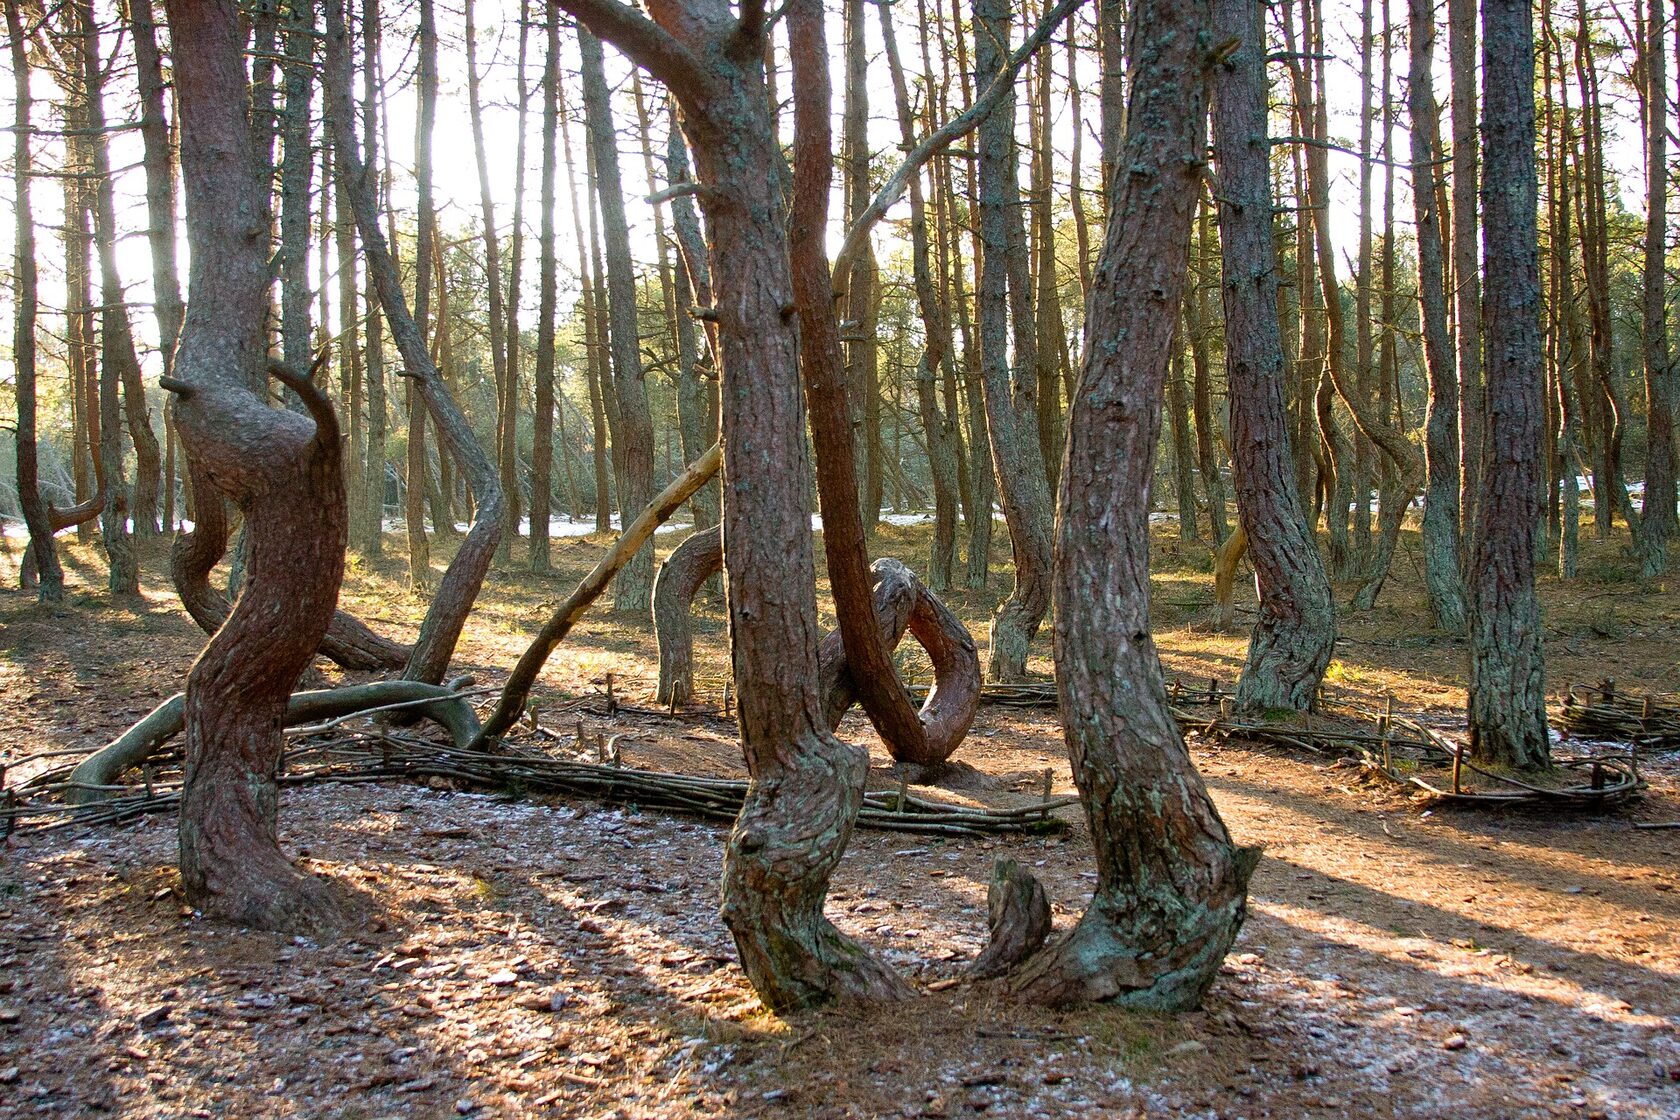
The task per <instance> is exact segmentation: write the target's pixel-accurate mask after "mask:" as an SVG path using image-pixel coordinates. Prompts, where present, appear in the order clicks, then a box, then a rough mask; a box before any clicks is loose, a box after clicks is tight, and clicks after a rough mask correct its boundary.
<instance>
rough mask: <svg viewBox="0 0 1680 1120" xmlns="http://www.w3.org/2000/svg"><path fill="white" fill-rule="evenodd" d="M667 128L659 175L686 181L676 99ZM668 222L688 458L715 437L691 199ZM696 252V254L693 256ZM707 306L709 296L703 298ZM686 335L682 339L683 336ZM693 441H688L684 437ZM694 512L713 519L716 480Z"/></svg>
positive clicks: (701, 264) (680, 200)
mask: <svg viewBox="0 0 1680 1120" xmlns="http://www.w3.org/2000/svg"><path fill="white" fill-rule="evenodd" d="M670 118H671V132H670V136H669V137H668V138H667V139H666V142H665V178H666V181H667V182H669V183H671V184H672V185H675V184H677V183H686V182H688V181H689V176H690V172H689V169H688V146H687V145H686V144H685V143H684V142H683V137H682V129H681V128H680V127H679V126H678V124H677V106H676V102H675V101H672V102H671V103H670ZM671 226H672V230H673V232H674V233H675V235H676V240H677V244H678V246H679V249H680V252H679V254H678V255H679V258H680V267H678V268H676V269H675V273H676V275H675V277H674V283H675V286H676V317H677V330H678V334H677V344H678V350H679V354H678V360H679V362H680V363H681V378H680V380H679V381H678V383H677V415H678V423H679V424H680V425H681V426H682V440H683V458H685V459H687V460H688V461H689V462H691V463H692V462H693V461H694V460H695V458H696V457H697V456H698V455H699V454H700V452H702V451H704V450H705V449H706V447H707V446H709V445H710V443H711V442H712V441H714V440H715V439H716V438H717V418H716V415H715V413H716V409H715V408H713V407H712V406H711V403H710V401H709V399H708V398H709V396H710V392H709V390H708V389H707V388H706V387H705V386H704V385H702V384H701V378H700V366H699V361H700V353H699V345H698V339H696V337H695V333H694V325H693V322H692V320H693V315H694V310H695V301H696V300H697V299H699V300H702V301H709V299H710V288H711V285H710V284H709V283H707V284H705V285H704V295H702V287H701V286H700V285H696V284H695V282H694V276H695V274H696V272H698V273H699V274H700V275H701V276H702V277H703V276H704V275H705V271H706V261H705V246H704V241H703V239H702V238H701V235H700V219H699V218H698V217H697V216H696V215H695V213H694V200H693V199H692V198H690V197H689V196H688V195H686V194H684V195H679V196H678V197H676V198H674V199H672V200H671ZM696 258H698V259H697V260H696ZM708 306H709V302H708ZM685 338H686V341H684V340H685ZM705 375H706V378H707V379H708V380H709V381H710V382H711V384H712V385H713V386H715V385H716V383H717V353H716V346H715V344H709V345H708V359H707V367H706V371H705ZM691 440H693V441H694V446H692V447H691V446H690V441H691ZM689 509H690V510H691V511H692V512H693V515H694V527H695V529H697V530H698V529H706V528H710V527H711V526H713V525H716V524H717V523H718V484H717V482H716V481H715V480H713V481H710V482H707V483H706V484H705V485H704V486H702V487H701V488H700V489H699V490H698V491H697V492H696V493H695V495H694V498H693V500H692V501H691V502H690V503H689Z"/></svg>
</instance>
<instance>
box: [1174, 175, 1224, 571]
mask: <svg viewBox="0 0 1680 1120" xmlns="http://www.w3.org/2000/svg"><path fill="white" fill-rule="evenodd" d="M1212 231H1213V207H1212V205H1211V204H1210V203H1208V202H1207V201H1206V200H1205V199H1204V201H1203V204H1202V206H1201V213H1200V217H1199V218H1198V220H1197V222H1196V273H1195V277H1194V279H1195V286H1194V287H1193V288H1192V289H1191V290H1190V293H1189V294H1188V295H1186V296H1185V297H1184V325H1185V328H1186V330H1187V332H1188V334H1189V342H1190V367H1191V371H1192V381H1191V385H1192V396H1191V400H1192V402H1193V404H1192V407H1193V410H1194V413H1195V418H1196V466H1197V469H1198V470H1199V471H1200V472H1201V475H1202V489H1203V490H1204V491H1206V493H1207V502H1208V523H1209V524H1210V525H1211V526H1212V528H1213V546H1214V548H1215V549H1217V548H1218V547H1219V546H1220V545H1222V544H1224V543H1225V538H1226V536H1227V535H1228V534H1229V533H1230V532H1231V527H1230V525H1229V524H1228V523H1227V521H1226V519H1225V477H1224V476H1223V475H1222V474H1220V471H1219V463H1220V456H1219V443H1220V439H1219V417H1218V415H1217V414H1216V413H1215V411H1214V407H1213V376H1212V374H1211V372H1210V371H1209V368H1208V366H1209V364H1210V363H1209V361H1208V334H1209V332H1210V331H1211V330H1212V329H1213V327H1212V322H1211V320H1212V315H1211V313H1210V310H1209V308H1208V302H1207V298H1208V297H1207V293H1208V289H1209V288H1210V287H1214V286H1215V285H1214V284H1213V283H1211V282H1210V281H1209V278H1210V277H1211V276H1212V275H1213V269H1214V252H1213V239H1212V236H1211V234H1212Z"/></svg>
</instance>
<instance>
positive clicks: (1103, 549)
mask: <svg viewBox="0 0 1680 1120" xmlns="http://www.w3.org/2000/svg"><path fill="white" fill-rule="evenodd" d="M1137 17H1138V18H1137V25H1136V27H1135V28H1134V29H1133V34H1132V52H1131V58H1132V61H1131V71H1130V73H1131V81H1130V83H1129V84H1130V87H1131V89H1130V95H1131V96H1130V101H1129V104H1128V106H1127V131H1126V140H1125V146H1124V149H1123V151H1122V152H1121V154H1120V160H1121V162H1120V166H1122V167H1124V168H1125V173H1124V175H1122V176H1121V177H1119V179H1118V181H1117V182H1116V183H1115V185H1114V188H1113V190H1112V192H1111V194H1110V209H1109V215H1108V223H1107V232H1106V234H1105V237H1104V242H1103V249H1102V254H1101V256H1100V257H1099V259H1098V263H1097V269H1096V273H1095V275H1094V277H1093V279H1092V285H1091V288H1092V296H1091V301H1090V309H1089V313H1090V318H1089V321H1088V324H1087V326H1088V337H1089V338H1090V339H1091V345H1090V346H1089V347H1088V348H1087V350H1086V358H1085V368H1084V371H1083V374H1082V376H1081V377H1080V380H1079V389H1078V392H1077V394H1076V395H1075V397H1074V401H1073V408H1072V411H1071V412H1070V414H1069V419H1068V447H1067V457H1066V460H1065V465H1066V470H1065V471H1064V475H1063V480H1062V486H1061V491H1060V495H1059V499H1058V517H1057V521H1056V526H1057V532H1056V573H1055V575H1056V598H1057V601H1058V602H1060V603H1063V604H1078V607H1079V609H1077V610H1061V611H1058V612H1057V614H1056V620H1055V637H1056V685H1057V692H1058V693H1059V695H1060V699H1061V712H1062V730H1063V732H1064V734H1065V735H1066V736H1067V741H1068V752H1069V755H1070V757H1071V758H1072V762H1073V776H1074V781H1075V783H1076V784H1077V785H1078V786H1079V793H1080V800H1081V802H1082V803H1083V804H1084V807H1085V814H1086V820H1087V821H1088V822H1089V824H1090V829H1091V837H1092V842H1093V844H1094V846H1095V848H1096V864H1097V884H1096V889H1095V893H1094V895H1093V897H1092V900H1091V903H1090V905H1089V906H1088V907H1087V908H1086V911H1085V913H1084V914H1083V915H1081V917H1080V919H1079V922H1078V923H1077V924H1076V925H1075V926H1074V928H1073V930H1072V931H1071V932H1070V933H1069V934H1068V935H1067V937H1066V938H1064V939H1063V940H1061V941H1060V942H1058V943H1057V944H1055V945H1053V946H1051V947H1050V948H1049V949H1047V950H1046V951H1044V952H1043V953H1040V954H1039V955H1037V956H1036V957H1034V958H1032V959H1031V960H1029V961H1028V962H1027V964H1026V965H1025V966H1024V967H1023V968H1022V970H1021V971H1020V973H1019V974H1018V975H1017V976H1016V978H1015V980H1014V981H1013V984H1012V987H1013V988H1014V990H1015V991H1016V992H1018V993H1020V994H1022V995H1024V996H1026V997H1028V998H1030V999H1035V1000H1039V1001H1043V1002H1048V1003H1052V1004H1067V1003H1074V1002H1085V1001H1096V1000H1101V1001H1105V1002H1112V1003H1116V1004H1119V1005H1121V1006H1125V1007H1134V1008H1140V1009H1148V1010H1157V1011H1177V1010H1184V1009H1188V1008H1192V1007H1195V1006H1196V1005H1198V1004H1199V1003H1200V1002H1201V999H1202V997H1203V995H1204V994H1205V993H1206V992H1207V990H1208V988H1209V987H1210V986H1211V985H1212V983H1213V981H1214V978H1215V977H1216V976H1217V975H1218V973H1219V966H1220V964H1221V962H1222V961H1223V960H1224V959H1225V953H1226V951H1227V950H1228V949H1229V948H1230V946H1231V943H1232V942H1233V941H1234V940H1235V939H1236V935H1237V931H1238V930H1239V929H1240V928H1241V927H1242V923H1243V919H1244V918H1245V917H1246V916H1247V908H1248V880H1249V876H1250V875H1251V874H1252V873H1253V871H1254V865H1255V863H1256V862H1257V861H1258V859H1259V855H1260V853H1259V850H1258V849H1254V848H1248V849H1240V848H1237V847H1236V846H1235V845H1233V844H1232V842H1231V837H1230V834H1229V833H1227V832H1226V830H1225V825H1224V822H1223V821H1221V820H1220V818H1219V813H1218V811H1217V810H1216V809H1215V808H1214V805H1213V801H1212V799H1211V798H1210V797H1209V796H1208V793H1207V790H1206V788H1205V787H1204V786H1203V784H1202V780H1201V777H1200V775H1198V774H1197V773H1196V768H1195V766H1194V764H1192V763H1191V761H1190V753H1189V751H1188V750H1187V749H1186V747H1185V745H1184V739H1183V737H1182V736H1181V735H1180V733H1179V730H1178V725H1177V724H1176V723H1175V722H1174V720H1173V716H1172V712H1171V710H1170V709H1169V707H1168V705H1167V696H1166V682H1165V680H1164V677H1163V675H1162V671H1161V661H1160V655H1159V653H1158V652H1157V650H1156V647H1155V645H1154V643H1153V641H1152V639H1151V637H1150V634H1149V502H1148V500H1147V498H1148V494H1149V489H1150V482H1151V476H1152V473H1153V466H1154V459H1155V449H1156V447H1157V445H1158V444H1159V441H1160V435H1161V390H1162V386H1163V382H1164V380H1165V378H1166V375H1167V367H1168V363H1169V362H1170V360H1171V352H1172V346H1173V331H1174V325H1175V323H1176V322H1177V320H1178V311H1179V304H1180V301H1181V300H1182V298H1183V294H1184V287H1185V277H1186V274H1187V273H1188V271H1189V247H1190V225H1191V220H1192V218H1193V216H1194V214H1195V209H1196V198H1197V193H1198V190H1199V187H1200V182H1201V161H1202V157H1203V153H1204V152H1205V150H1206V133H1205V122H1206V119H1207V118H1206V108H1207V107H1206V102H1205V93H1204V91H1205V90H1206V88H1207V83H1206V81H1205V78H1204V74H1205V72H1206V69H1207V67H1208V66H1209V64H1210V63H1211V62H1212V61H1213V59H1212V56H1211V54H1210V53H1209V47H1210V43H1211V41H1212V40H1213V39H1216V38H1217V36H1213V37H1211V38H1210V36H1209V35H1208V31H1209V30H1210V27H1209V22H1208V20H1209V4H1208V3H1207V0H1177V2H1175V0H1140V2H1139V5H1138V8H1137ZM1245 45H1248V46H1249V47H1250V49H1253V48H1252V44H1245Z"/></svg>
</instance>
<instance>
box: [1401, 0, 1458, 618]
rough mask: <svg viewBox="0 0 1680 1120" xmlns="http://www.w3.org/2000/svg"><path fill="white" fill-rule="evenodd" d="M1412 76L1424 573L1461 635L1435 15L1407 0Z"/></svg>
mask: <svg viewBox="0 0 1680 1120" xmlns="http://www.w3.org/2000/svg"><path fill="white" fill-rule="evenodd" d="M1408 10H1409V13H1410V33H1411V40H1410V41H1411V71H1410V73H1409V74H1408V75H1407V93H1406V99H1407V101H1408V102H1409V103H1410V104H1409V109H1410V115H1411V137H1412V210H1413V213H1414V215H1415V216H1416V219H1417V256H1418V308H1419V310H1418V314H1419V319H1420V321H1421V323H1422V327H1423V363H1424V368H1425V370H1427V372H1428V374H1429V420H1428V423H1427V426H1426V428H1425V435H1424V453H1425V458H1426V462H1427V472H1428V489H1427V491H1426V492H1425V493H1424V497H1423V569H1424V582H1425V585H1426V586H1427V588H1428V592H1429V609H1430V613H1431V614H1433V615H1434V616H1435V625H1437V626H1439V627H1440V628H1441V629H1442V630H1445V631H1447V632H1448V633H1452V634H1458V633H1462V632H1463V630H1464V622H1465V618H1464V584H1463V580H1462V576H1461V571H1462V568H1461V566H1460V563H1459V555H1458V547H1459V541H1458V524H1459V520H1458V486H1459V477H1458V471H1459V463H1458V458H1459V456H1458V436H1459V431H1458V371H1457V370H1456V369H1455V368H1454V365H1453V354H1452V349H1451V339H1450V337H1449V335H1448V333H1447V280H1446V257H1445V252H1444V250H1443V247H1442V244H1441V215H1440V213H1439V212H1438V211H1437V210H1436V206H1435V200H1436V198H1437V197H1438V195H1439V193H1440V192H1439V190H1438V183H1437V180H1436V170H1435V169H1436V168H1437V167H1439V166H1442V163H1441V146H1440V136H1441V129H1440V117H1439V115H1438V112H1437V110H1436V107H1435V84H1434V56H1435V11H1434V6H1433V4H1432V3H1430V0H1409V9H1408Z"/></svg>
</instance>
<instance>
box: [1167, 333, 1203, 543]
mask: <svg viewBox="0 0 1680 1120" xmlns="http://www.w3.org/2000/svg"><path fill="white" fill-rule="evenodd" d="M1184 333H1185V332H1184V330H1183V329H1182V327H1181V328H1180V329H1179V330H1178V331H1177V332H1176V333H1175V334H1174V341H1173V354H1172V364H1171V366H1170V367H1169V369H1168V370H1167V378H1166V381H1167V412H1168V413H1169V417H1170V418H1169V423H1171V425H1172V453H1173V490H1174V491H1175V492H1176V497H1177V498H1178V539H1179V540H1181V541H1194V540H1198V539H1200V538H1199V537H1198V535H1197V532H1196V473H1195V458H1194V452H1193V451H1192V450H1191V447H1190V398H1189V393H1188V390H1187V389H1186V387H1185V384H1184V345H1183V337H1184Z"/></svg>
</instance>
